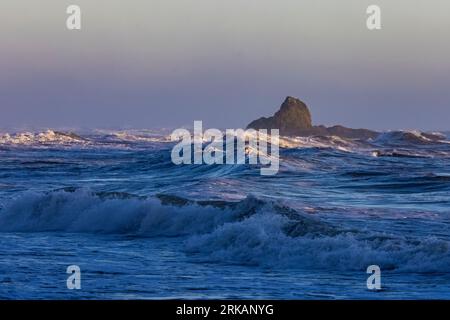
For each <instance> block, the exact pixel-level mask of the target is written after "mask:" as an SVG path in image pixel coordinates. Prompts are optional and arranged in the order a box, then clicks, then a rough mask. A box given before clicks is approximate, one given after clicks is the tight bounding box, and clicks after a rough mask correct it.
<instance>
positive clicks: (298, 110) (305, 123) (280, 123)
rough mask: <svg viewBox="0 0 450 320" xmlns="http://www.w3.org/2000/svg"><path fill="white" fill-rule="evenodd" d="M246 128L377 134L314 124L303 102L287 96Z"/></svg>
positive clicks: (313, 133)
mask: <svg viewBox="0 0 450 320" xmlns="http://www.w3.org/2000/svg"><path fill="white" fill-rule="evenodd" d="M247 128H248V129H250V128H251V129H257V130H258V129H268V130H270V129H279V130H280V134H281V135H283V136H303V137H304V136H338V137H342V138H350V139H369V138H375V137H377V136H378V135H379V133H378V132H375V131H371V130H368V129H351V128H346V127H344V126H340V125H337V126H333V127H328V128H327V127H325V126H314V125H313V124H312V117H311V113H310V111H309V109H308V107H307V106H306V104H305V103H304V102H302V101H301V100H299V99H297V98H294V97H287V98H286V99H285V100H284V102H283V104H282V105H281V107H280V110H278V111H277V112H276V113H275V114H274V115H273V116H272V117H269V118H266V117H262V118H259V119H257V120H254V121H252V122H251V123H250V124H249V125H248V126H247Z"/></svg>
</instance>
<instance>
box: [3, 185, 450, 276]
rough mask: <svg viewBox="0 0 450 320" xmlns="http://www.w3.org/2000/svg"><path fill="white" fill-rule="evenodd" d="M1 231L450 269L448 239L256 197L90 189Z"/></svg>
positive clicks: (22, 212) (26, 203)
mask: <svg viewBox="0 0 450 320" xmlns="http://www.w3.org/2000/svg"><path fill="white" fill-rule="evenodd" d="M0 231H3V232H5V231H14V232H42V231H58V232H81V233H112V234H129V235H135V236H136V235H138V236H150V237H155V236H164V237H167V236H170V237H182V239H183V240H181V241H184V242H185V245H184V248H185V252H186V253H187V254H189V255H192V256H193V257H195V258H197V259H202V260H205V261H210V262H225V263H238V264H254V265H262V266H268V267H280V266H282V267H294V268H295V267H308V268H311V267H314V268H332V269H334V270H336V269H340V270H363V269H364V268H365V267H367V265H370V264H377V265H380V266H381V267H382V268H384V269H401V270H405V271H415V272H435V271H442V272H449V271H450V244H449V242H447V241H445V240H442V239H437V238H433V237H423V238H407V237H405V236H399V235H392V234H380V233H375V232H370V231H367V230H352V231H349V230H345V229H340V228H336V227H335V226H333V225H329V224H328V223H325V222H323V221H321V220H319V219H318V218H311V217H310V216H309V215H308V214H306V213H299V212H294V211H292V210H290V209H288V208H284V207H280V206H278V205H277V204H274V203H271V202H265V201H261V200H258V199H255V198H252V197H250V198H247V199H246V200H243V201H241V202H240V203H228V204H216V205H215V204H214V203H211V204H197V203H192V202H183V201H181V203H180V201H179V199H176V198H175V199H173V200H171V201H169V202H166V203H165V204H163V202H161V201H160V200H159V199H157V198H145V199H144V198H138V197H132V196H128V195H125V194H106V195H100V194H93V193H91V192H89V191H86V190H77V191H75V192H65V191H55V192H50V193H46V194H39V193H27V194H25V195H23V196H21V197H20V198H17V199H15V200H10V201H9V202H7V203H6V204H5V205H4V206H3V208H2V209H1V210H0Z"/></svg>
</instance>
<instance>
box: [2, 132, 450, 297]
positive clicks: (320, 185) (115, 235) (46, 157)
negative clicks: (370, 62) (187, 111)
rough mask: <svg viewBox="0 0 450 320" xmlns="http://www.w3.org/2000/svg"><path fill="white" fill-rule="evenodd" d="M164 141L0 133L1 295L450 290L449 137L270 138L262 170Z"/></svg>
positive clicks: (416, 293) (157, 137)
mask: <svg viewBox="0 0 450 320" xmlns="http://www.w3.org/2000/svg"><path fill="white" fill-rule="evenodd" d="M436 137H438V138H436ZM173 146H174V143H173V142H170V141H169V139H168V137H167V133H165V132H162V131H152V130H127V131H124V130H123V131H113V130H109V131H107V130H93V131H89V132H80V133H76V134H74V133H64V132H57V131H51V130H48V131H44V132H41V133H0V299H172V298H181V299H214V298H223V299H450V141H449V136H448V135H445V134H439V135H438V134H435V135H433V136H432V137H430V135H428V134H424V133H421V132H416V131H392V132H386V133H383V134H381V135H380V136H379V137H378V138H376V139H372V140H368V141H359V140H349V139H343V138H338V137H309V138H287V137H282V138H281V148H280V170H279V172H278V174H276V175H273V176H261V175H260V168H259V165H249V164H246V165H175V164H173V163H172V161H171V157H170V152H171V149H172V147H173ZM70 265H77V266H79V268H80V271H81V288H80V289H79V290H70V289H68V288H67V282H66V281H67V278H68V276H69V274H67V272H66V269H67V267H68V266H70ZM370 265H377V266H379V267H380V270H381V285H382V289H381V290H369V289H368V287H367V284H366V281H367V278H368V277H369V276H370V274H368V273H367V272H366V270H367V267H368V266H370Z"/></svg>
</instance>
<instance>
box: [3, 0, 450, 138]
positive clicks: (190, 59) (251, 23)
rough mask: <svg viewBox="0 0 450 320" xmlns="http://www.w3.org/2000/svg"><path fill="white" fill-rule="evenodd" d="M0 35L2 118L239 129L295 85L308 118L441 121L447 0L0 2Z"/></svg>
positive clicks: (445, 105) (447, 76) (433, 125)
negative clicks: (373, 27)
mask: <svg viewBox="0 0 450 320" xmlns="http://www.w3.org/2000/svg"><path fill="white" fill-rule="evenodd" d="M70 4H77V5H79V6H80V7H81V10H82V30H80V31H69V30H67V29H66V25H65V21H66V18H67V14H66V12H65V11H66V8H67V6H68V5H70ZM369 4H378V5H379V6H380V7H381V9H382V30H379V31H369V30H367V28H366V17H367V16H366V13H365V11H366V8H367V6H368V5H369ZM0 35H1V36H0V111H1V112H0V128H7V127H16V128H17V127H27V126H28V127H56V128H61V127H123V126H129V127H138V128H152V127H167V126H169V127H178V126H183V125H189V124H191V125H192V123H193V121H194V120H203V121H204V122H205V124H206V125H207V126H209V127H219V128H235V127H236V128H237V127H242V126H245V125H246V124H247V123H248V122H249V121H250V120H253V119H254V118H257V117H260V116H263V115H264V116H268V115H271V114H272V113H273V112H274V111H276V110H277V109H278V107H279V105H280V103H281V102H282V100H283V99H284V97H285V96H287V95H292V96H297V97H299V98H301V99H302V100H304V101H305V102H306V103H307V104H308V106H309V107H310V109H311V111H312V114H313V121H314V122H315V123H316V124H326V125H331V124H337V123H339V124H343V125H347V126H352V127H368V128H374V129H394V128H401V129H409V128H420V129H429V130H435V129H450V121H449V120H450V41H449V39H450V1H448V0H430V1H421V0H414V1H411V0H396V1H392V0H371V1H365V0H340V1H335V0H328V1H321V0H307V1H303V0H142V1H139V0H127V1H123V0H95V1H92V0H71V1H65V0H39V1H30V0H1V2H0Z"/></svg>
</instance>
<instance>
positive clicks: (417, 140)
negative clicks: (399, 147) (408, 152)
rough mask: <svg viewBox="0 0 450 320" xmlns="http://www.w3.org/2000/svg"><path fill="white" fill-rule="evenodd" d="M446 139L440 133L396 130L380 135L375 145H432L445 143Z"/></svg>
mask: <svg viewBox="0 0 450 320" xmlns="http://www.w3.org/2000/svg"><path fill="white" fill-rule="evenodd" d="M446 139H447V137H446V136H445V135H444V134H441V133H434V132H433V133H427V132H421V131H417V130H410V131H408V130H398V131H389V132H384V133H382V134H380V135H379V136H378V137H377V138H376V139H374V142H375V143H382V144H433V143H439V142H441V141H445V140H446Z"/></svg>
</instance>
